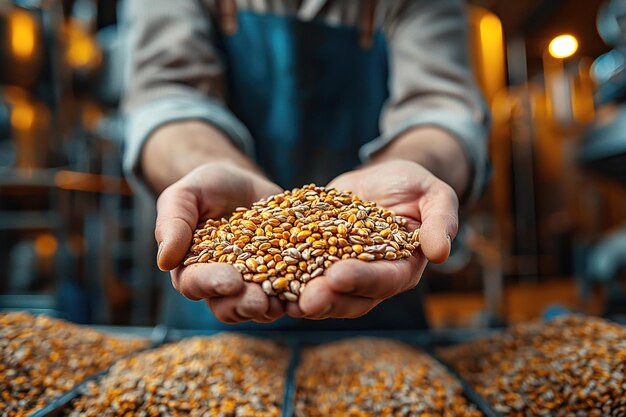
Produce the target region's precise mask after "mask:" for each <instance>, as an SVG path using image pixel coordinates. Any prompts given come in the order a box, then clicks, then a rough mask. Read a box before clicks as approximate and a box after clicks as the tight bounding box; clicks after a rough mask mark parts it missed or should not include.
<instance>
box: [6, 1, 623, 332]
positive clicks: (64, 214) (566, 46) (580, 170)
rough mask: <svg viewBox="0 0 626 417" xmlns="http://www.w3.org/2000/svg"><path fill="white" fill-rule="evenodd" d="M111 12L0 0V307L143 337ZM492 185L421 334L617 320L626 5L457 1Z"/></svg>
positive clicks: (146, 286)
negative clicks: (564, 315)
mask: <svg viewBox="0 0 626 417" xmlns="http://www.w3.org/2000/svg"><path fill="white" fill-rule="evenodd" d="M120 9H121V8H120V4H119V3H118V2H116V1H114V0H73V1H67V0H65V1H55V0H48V1H46V0H13V1H10V0H0V63H1V65H0V266H1V267H0V309H14V308H20V309H21V308H25V309H31V310H34V311H45V312H48V313H52V314H55V315H57V316H60V317H63V318H68V319H71V320H73V321H76V322H81V323H109V324H132V325H151V324H154V323H156V322H157V320H158V311H159V295H160V293H161V290H162V288H163V285H170V284H169V278H168V276H167V275H166V274H163V273H160V272H158V271H157V270H156V267H155V265H154V258H155V253H156V245H155V243H154V239H153V225H154V223H153V216H154V209H153V205H154V202H153V201H151V200H150V199H149V198H145V196H139V195H135V194H133V192H132V191H131V190H130V188H129V186H128V184H127V183H126V182H125V180H124V178H123V175H122V172H121V152H122V144H123V134H122V133H123V119H122V117H121V115H120V113H119V111H118V104H119V99H120V95H121V93H122V80H123V78H124V63H125V57H124V53H123V52H124V48H123V45H124V42H125V41H124V39H123V38H122V37H121V35H120V33H121V31H120V28H119V26H118V23H117V22H118V18H119V10H120ZM468 10H469V16H470V27H471V31H470V32H471V37H470V39H469V40H468V41H469V44H470V47H471V51H472V57H473V65H474V69H475V73H476V77H477V79H478V81H479V83H480V85H481V87H482V89H483V92H484V94H485V96H486V98H487V100H488V102H489V104H490V106H491V109H492V113H493V120H494V125H493V130H492V136H491V141H490V151H491V158H492V162H493V179H492V182H491V185H490V187H489V188H488V189H487V191H486V192H485V194H484V196H483V198H482V199H481V200H480V201H479V202H478V203H477V204H476V205H474V206H472V207H471V208H469V209H468V210H466V211H464V212H463V213H462V219H463V227H462V230H461V234H460V236H459V238H458V239H457V241H456V242H455V247H454V251H453V256H452V258H451V259H450V261H448V262H447V263H445V264H443V265H438V266H436V267H435V266H431V267H429V269H428V272H427V274H426V275H425V278H424V279H423V281H422V284H420V285H422V287H423V288H424V291H425V292H426V293H427V294H428V295H427V298H426V304H427V305H426V307H427V312H428V314H429V318H430V322H431V325H432V326H433V327H438V328H443V327H484V326H498V325H502V324H505V323H513V322H517V321H521V320H526V319H530V318H535V317H539V316H544V315H550V314H552V313H553V312H558V311H560V310H562V309H568V310H574V311H582V312H586V313H590V314H600V315H605V316H609V317H611V318H614V319H620V318H622V319H623V318H624V317H626V285H625V283H626V279H625V278H626V221H625V217H626V216H625V214H626V107H624V105H623V103H624V101H625V100H626V1H625V0H620V1H615V0H612V1H599V0H585V1H583V0H570V1H564V0H519V1H515V2H511V1H504V0H482V1H481V0H476V1H472V2H469V3H468Z"/></svg>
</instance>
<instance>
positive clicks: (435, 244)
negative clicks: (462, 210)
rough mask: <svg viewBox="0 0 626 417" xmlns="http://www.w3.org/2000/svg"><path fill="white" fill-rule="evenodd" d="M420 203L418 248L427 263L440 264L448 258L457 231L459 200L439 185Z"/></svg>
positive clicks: (445, 187) (444, 185)
mask: <svg viewBox="0 0 626 417" xmlns="http://www.w3.org/2000/svg"><path fill="white" fill-rule="evenodd" d="M422 201H423V202H422V203H421V204H420V205H421V207H420V212H421V220H422V225H421V226H420V232H419V242H420V247H421V249H422V252H423V253H424V255H425V256H426V258H428V260H429V261H431V262H435V263H441V262H443V261H445V260H446V259H448V256H450V248H451V245H452V240H453V239H454V238H455V237H456V234H457V232H458V230H459V213H458V211H459V200H458V198H457V196H456V194H455V192H454V190H452V188H450V187H449V186H448V185H447V184H444V183H441V184H438V185H437V186H436V188H435V189H434V190H433V191H432V192H431V191H429V192H428V193H427V194H426V196H425V197H424V199H423V200H422Z"/></svg>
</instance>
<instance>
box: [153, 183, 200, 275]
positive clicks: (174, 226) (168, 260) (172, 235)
mask: <svg viewBox="0 0 626 417" xmlns="http://www.w3.org/2000/svg"><path fill="white" fill-rule="evenodd" d="M197 224H198V201H197V198H196V196H195V194H194V193H193V192H192V191H191V190H189V189H188V188H185V187H182V186H178V185H176V184H175V185H173V186H171V187H169V188H167V189H166V190H165V191H163V193H161V196H160V197H159V199H158V200H157V219H156V228H155V230H154V236H155V238H156V240H157V243H158V244H159V251H158V253H157V265H158V266H159V268H160V269H161V270H163V271H170V270H172V269H174V268H176V267H177V266H178V265H179V264H180V263H181V262H182V261H183V258H184V257H185V255H186V254H187V252H188V251H189V246H190V244H191V240H192V238H193V231H194V229H195V228H196V226H197Z"/></svg>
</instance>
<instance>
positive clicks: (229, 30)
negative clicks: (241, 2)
mask: <svg viewBox="0 0 626 417" xmlns="http://www.w3.org/2000/svg"><path fill="white" fill-rule="evenodd" d="M217 16H218V21H219V25H220V27H221V28H222V32H223V33H224V34H225V35H226V36H231V35H234V34H235V32H237V3H236V2H235V0H217Z"/></svg>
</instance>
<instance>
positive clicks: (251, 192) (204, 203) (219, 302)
mask: <svg viewBox="0 0 626 417" xmlns="http://www.w3.org/2000/svg"><path fill="white" fill-rule="evenodd" d="M280 192H281V189H280V188H279V187H278V186H277V185H276V184H274V183H272V182H270V181H268V180H267V179H265V178H264V177H262V176H261V175H259V174H257V173H256V172H252V171H250V170H247V169H243V168H240V167H239V166H236V165H235V164H233V163H230V162H210V163H207V164H204V165H201V166H199V167H198V168H195V169H194V170H193V171H191V172H190V173H189V174H187V175H185V176H184V177H183V178H181V179H180V180H179V181H177V182H175V183H174V184H173V185H171V186H170V187H168V188H167V189H165V191H163V193H162V194H161V196H160V197H159V199H158V201H157V221H156V230H155V237H156V240H157V242H158V244H159V252H158V254H157V263H158V265H159V268H160V269H162V270H168V271H169V270H171V275H172V284H173V285H174V287H175V288H176V289H177V290H178V291H179V292H180V293H181V294H183V295H184V296H185V297H187V298H189V299H192V300H205V301H206V303H207V304H208V306H209V307H210V308H211V310H212V311H213V313H214V314H215V316H216V317H217V318H218V319H219V320H221V321H223V322H225V323H238V322H243V321H248V320H254V321H259V322H270V321H273V320H276V319H277V318H278V317H280V316H281V315H283V314H284V312H285V308H284V306H283V303H282V302H280V300H278V299H277V298H274V297H272V299H271V300H270V299H269V298H268V296H267V295H266V294H265V293H264V292H263V290H262V289H261V286H260V285H258V284H255V283H246V282H244V281H243V278H242V276H241V274H240V273H239V272H238V271H237V270H236V269H235V268H234V267H233V266H232V265H228V264H218V263H213V264H193V265H190V266H188V267H182V266H180V264H181V262H182V261H183V259H184V257H185V255H186V254H187V252H188V250H189V245H190V243H191V240H192V237H193V232H194V230H195V229H196V227H197V225H198V223H199V222H200V221H203V220H205V219H209V218H211V219H215V218H220V217H222V216H225V215H228V214H230V213H231V212H232V211H234V209H235V208H237V207H239V206H245V207H249V206H250V205H251V204H252V203H253V202H255V201H257V200H260V199H262V198H265V197H268V196H270V195H272V194H277V193H280Z"/></svg>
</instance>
